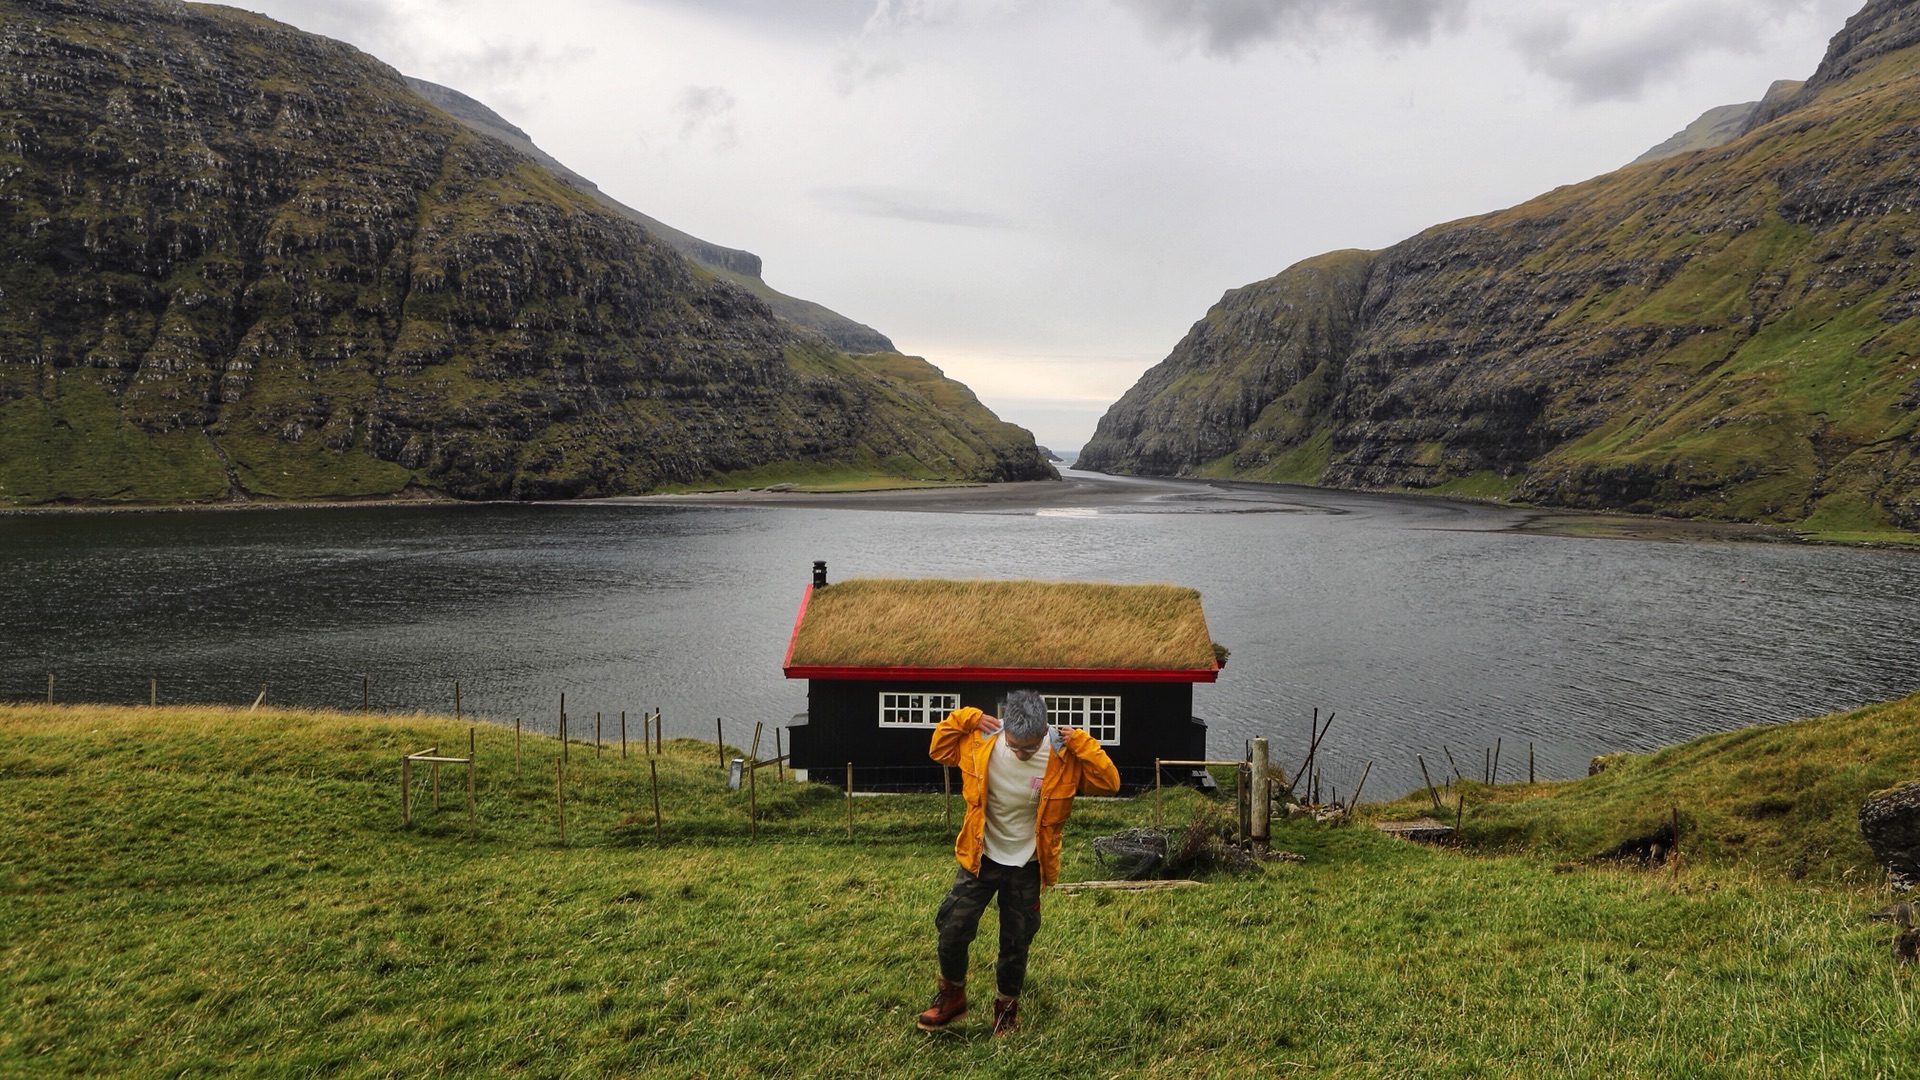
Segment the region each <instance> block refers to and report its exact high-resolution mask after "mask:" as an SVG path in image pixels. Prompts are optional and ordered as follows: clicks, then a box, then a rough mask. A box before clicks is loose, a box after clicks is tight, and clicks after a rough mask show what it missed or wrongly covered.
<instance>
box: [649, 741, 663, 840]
mask: <svg viewBox="0 0 1920 1080" xmlns="http://www.w3.org/2000/svg"><path fill="white" fill-rule="evenodd" d="M647 775H648V776H649V777H650V778H651V779H652V781H653V835H654V837H655V838H658V837H659V835H660V762H659V761H658V760H657V759H650V760H648V762H647Z"/></svg>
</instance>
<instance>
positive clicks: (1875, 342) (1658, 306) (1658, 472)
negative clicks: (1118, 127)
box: [1079, 0, 1920, 536]
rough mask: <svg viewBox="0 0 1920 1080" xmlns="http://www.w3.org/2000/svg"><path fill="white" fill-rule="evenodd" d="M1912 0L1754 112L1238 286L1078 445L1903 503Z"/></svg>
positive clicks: (1495, 492) (1911, 509)
mask: <svg viewBox="0 0 1920 1080" xmlns="http://www.w3.org/2000/svg"><path fill="white" fill-rule="evenodd" d="M1917 208H1920V0H1873V2H1872V3H1870V4H1868V5H1867V7H1866V8H1865V9H1864V10H1862V11H1861V12H1860V13H1859V14H1858V15H1856V16H1855V17H1854V18H1853V19H1851V20H1849V21H1848V23H1847V27H1846V29H1845V30H1843V31H1842V32H1841V33H1840V34H1839V35H1837V36H1836V37H1835V38H1834V39H1833V42H1832V45H1831V47H1830V48H1829V50H1828V52H1827V55H1826V58H1825V59H1824V60H1823V62H1822V63H1821V65H1820V68H1819V70H1818V71H1817V72H1816V73H1815V75H1814V76H1813V78H1811V79H1810V80H1808V81H1807V82H1806V83H1805V84H1804V86H1801V87H1800V88H1798V89H1797V90H1794V89H1791V88H1789V89H1788V90H1787V91H1786V92H1784V93H1782V94H1779V95H1777V96H1776V97H1775V98H1773V99H1771V100H1770V101H1769V102H1763V103H1762V106H1761V107H1758V108H1756V109H1755V110H1754V112H1753V114H1752V115H1751V116H1750V117H1749V118H1748V120H1747V122H1746V125H1745V128H1744V133H1742V134H1740V135H1739V136H1738V137H1737V138H1735V139H1733V140H1732V141H1730V142H1727V143H1725V144H1723V145H1720V146H1717V147H1713V148H1710V149H1705V150H1695V151H1690V152H1684V153H1681V154H1679V155H1677V156H1672V157H1667V158H1664V159H1661V160H1657V161H1652V162H1648V163H1645V164H1638V165H1632V166H1629V167H1627V168H1624V169H1621V170H1619V171H1618V172H1614V173H1610V174H1608V175H1606V176H1602V177H1598V178H1595V179H1593V180H1590V181H1587V182H1586V183H1582V184H1575V185H1570V186H1568V187H1563V188H1559V189H1556V190H1554V191H1552V192H1549V193H1547V194H1545V195H1542V196H1540V197H1539V198H1537V199H1534V200H1533V201H1531V202H1528V203H1525V204H1522V205H1520V206H1517V207H1514V208H1512V209H1510V210H1505V211H1500V212H1498V213H1493V214H1488V215H1484V216H1481V217H1476V218H1469V219H1466V220H1463V221H1456V222H1451V223H1448V224H1445V225H1440V226H1437V227H1435V228H1433V229H1429V230H1428V231H1426V232H1424V233H1422V234H1420V235H1418V236H1415V237H1413V238H1411V239H1409V240H1406V241H1404V242H1402V243H1400V244H1398V245H1395V246H1394V247H1392V248H1389V249H1387V250H1385V251H1380V252H1359V251H1349V252H1338V253H1334V254H1331V255H1325V256H1321V257H1319V258H1316V259H1310V260H1307V261H1306V262H1303V263H1301V264H1299V265H1296V266H1294V267H1292V268H1290V269H1288V270H1286V271H1285V272H1283V273H1281V274H1279V275H1278V276H1276V277H1274V278H1271V279H1269V280H1267V281H1262V282H1258V283H1255V284H1253V285H1249V286H1246V287H1245V288H1241V289H1237V290H1234V291H1232V292H1229V293H1228V294H1227V295H1226V296H1225V297H1224V298H1223V299H1222V300H1221V301H1220V303H1219V304H1217V305H1216V306H1215V307H1214V308H1213V310H1211V311H1210V312H1208V314H1207V317H1206V318H1205V319H1203V320H1201V321H1200V322H1198V323H1196V324H1195V325H1194V327H1193V329H1192V330H1191V331H1190V332H1189V333H1188V334H1187V336H1186V337H1185V338H1184V339H1183V340H1182V341H1181V342H1180V343H1179V345H1178V346H1176V347H1175V349H1174V351H1173V353H1172V354H1171V355H1169V356H1168V357H1167V359H1166V360H1164V361H1162V362H1161V363H1160V364H1159V365H1157V366H1156V367H1154V368H1153V369H1152V370H1150V371H1148V372H1147V373H1146V374H1145V375H1144V376H1143V377H1142V378H1141V379H1140V381H1139V382H1138V383H1137V384H1136V385H1135V386H1134V387H1133V388H1132V389H1131V390H1129V391H1128V392H1127V394H1126V395H1125V396H1124V397H1122V398H1121V399H1120V401H1119V402H1117V403H1116V404H1115V405H1114V406H1113V407H1112V408H1111V409H1109V410H1108V412H1107V414H1106V416H1105V417H1103V418H1102V420H1101V422H1100V425H1099V429H1098V431H1097V433H1096V434H1095V436H1094V438H1093V440H1092V441H1090V442H1089V443H1088V444H1087V446H1086V448H1085V449H1084V450H1083V451H1082V452H1081V455H1080V459H1079V467H1080V468H1090V469H1101V470H1106V471H1109V472H1133V473H1146V474H1156V475H1231V476H1240V477H1248V478H1256V479H1271V480H1287V481H1299V482H1310V483H1320V484H1326V485H1332V486H1340V487H1355V488H1410V489H1426V490H1437V491H1443V492H1456V493H1463V494H1475V495H1488V496H1502V497H1509V498H1513V499H1516V500H1523V501H1529V502H1534V503H1539V504H1546V505H1558V506H1570V507H1593V508H1614V509H1625V510H1633V511H1641V512H1660V513H1673V514H1686V515H1700V516H1708V517H1719V518H1730V519H1741V520H1763V521H1771V522H1784V523H1794V524H1797V525H1800V526H1801V527H1804V528H1806V529H1809V530H1812V531H1816V532H1821V533H1824V534H1827V535H1836V536H1844V535H1866V534H1870V533H1874V532H1876V531H1883V530H1885V529H1887V528H1889V527H1892V528H1897V529H1905V530H1916V529H1920V434H1916V427H1917V426H1920V265H1916V262H1915V259H1914V254H1915V251H1916V250H1920V217H1917V216H1916V213H1915V211H1916V209H1917Z"/></svg>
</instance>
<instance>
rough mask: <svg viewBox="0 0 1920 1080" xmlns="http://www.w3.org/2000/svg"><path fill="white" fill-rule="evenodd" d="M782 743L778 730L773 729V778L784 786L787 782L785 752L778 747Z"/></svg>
mask: <svg viewBox="0 0 1920 1080" xmlns="http://www.w3.org/2000/svg"><path fill="white" fill-rule="evenodd" d="M783 741H785V740H783V739H782V738H781V737H780V729H779V728H778V727H775V728H774V729H773V778H774V779H775V780H778V781H780V782H781V783H783V784H784V783H786V782H787V751H786V749H785V748H784V747H782V746H781V745H780V744H781V743H782V742H783Z"/></svg>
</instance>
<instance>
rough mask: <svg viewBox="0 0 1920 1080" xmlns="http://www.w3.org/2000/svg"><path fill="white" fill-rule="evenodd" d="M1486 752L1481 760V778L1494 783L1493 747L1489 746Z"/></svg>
mask: <svg viewBox="0 0 1920 1080" xmlns="http://www.w3.org/2000/svg"><path fill="white" fill-rule="evenodd" d="M1484 753H1485V754H1486V757H1485V758H1483V759H1482V760H1481V762H1480V779H1481V780H1483V781H1485V782H1486V783H1489V784H1491V783H1493V747H1491V746H1489V747H1487V748H1486V749H1485V751H1484Z"/></svg>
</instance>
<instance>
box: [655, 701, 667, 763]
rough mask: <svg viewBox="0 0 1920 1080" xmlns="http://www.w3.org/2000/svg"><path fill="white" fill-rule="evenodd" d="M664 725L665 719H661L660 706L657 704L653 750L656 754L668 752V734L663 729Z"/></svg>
mask: <svg viewBox="0 0 1920 1080" xmlns="http://www.w3.org/2000/svg"><path fill="white" fill-rule="evenodd" d="M663 726H664V721H662V720H661V719H660V706H658V705H655V706H654V707H653V752H654V753H656V754H664V753H666V752H667V736H666V733H665V732H663V731H662V730H661V728H662V727H663Z"/></svg>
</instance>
